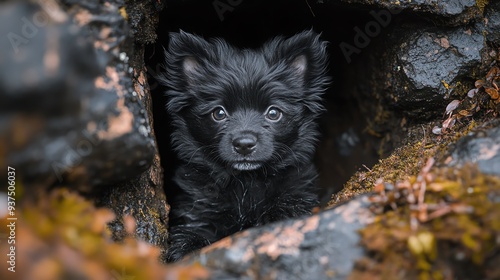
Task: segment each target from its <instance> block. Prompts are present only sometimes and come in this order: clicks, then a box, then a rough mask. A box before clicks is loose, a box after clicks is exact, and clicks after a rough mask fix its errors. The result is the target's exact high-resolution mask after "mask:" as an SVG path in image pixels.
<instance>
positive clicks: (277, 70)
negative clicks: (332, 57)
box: [161, 31, 329, 261]
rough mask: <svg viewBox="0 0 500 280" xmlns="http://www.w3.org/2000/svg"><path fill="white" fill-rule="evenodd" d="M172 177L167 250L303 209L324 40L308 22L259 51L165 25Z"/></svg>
mask: <svg viewBox="0 0 500 280" xmlns="http://www.w3.org/2000/svg"><path fill="white" fill-rule="evenodd" d="M166 59H167V61H166V62H167V64H166V68H167V71H166V73H165V74H164V76H163V77H161V80H162V81H163V82H164V83H165V84H166V86H167V87H168V88H169V90H168V91H167V95H168V97H169V102H168V105H167V110H168V112H169V113H170V115H171V117H172V124H173V127H174V132H173V134H172V143H173V147H174V149H175V151H176V152H177V154H178V156H179V157H180V159H181V160H182V161H183V162H184V163H183V165H182V166H180V167H179V169H178V170H177V172H176V175H175V178H174V181H175V182H176V184H177V185H178V186H179V187H180V189H181V190H182V192H183V193H182V194H181V195H179V197H176V198H174V200H173V201H171V205H172V213H171V222H170V223H171V229H170V239H169V240H170V241H169V242H170V244H169V252H168V259H169V260H170V261H175V260H178V259H180V258H182V257H183V256H184V255H185V254H187V253H189V252H192V251H194V250H197V249H200V248H201V247H203V246H206V245H208V244H211V243H212V242H215V241H217V240H219V239H221V238H223V237H225V236H228V235H230V234H233V233H235V232H237V231H240V230H242V229H245V228H248V227H252V226H258V225H262V224H266V223H269V222H273V221H278V220H282V219H286V218H291V217H297V216H301V215H304V214H308V213H310V211H311V209H312V208H313V206H315V205H316V204H317V203H318V200H317V195H316V190H315V180H316V177H317V173H316V170H315V168H314V166H313V164H312V156H313V153H314V149H315V148H314V146H315V142H316V138H317V136H318V132H317V125H316V122H315V120H316V118H317V117H318V116H319V114H320V113H321V112H322V111H323V110H324V109H323V106H322V104H321V95H322V93H323V92H324V90H325V87H326V86H327V83H328V81H329V79H328V77H326V75H325V72H326V65H327V54H326V43H325V42H322V41H321V40H320V39H319V35H317V34H315V33H314V32H312V31H305V32H302V33H299V34H297V35H295V36H293V37H291V38H289V39H284V38H281V37H278V38H275V39H274V40H271V41H269V42H267V43H266V44H265V45H264V46H263V47H262V48H260V49H258V50H249V49H244V50H239V49H236V48H234V47H232V46H230V45H228V44H227V43H226V42H224V41H223V40H221V39H212V40H210V41H206V40H204V39H203V38H201V37H198V36H195V35H191V34H188V33H185V32H182V31H181V32H180V33H172V34H171V35H170V44H169V47H168V51H167V52H166Z"/></svg>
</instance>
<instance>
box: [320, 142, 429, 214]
mask: <svg viewBox="0 0 500 280" xmlns="http://www.w3.org/2000/svg"><path fill="white" fill-rule="evenodd" d="M437 148H438V146H436V145H433V144H430V145H429V144H426V143H424V142H416V143H412V144H407V145H405V146H403V147H401V148H398V149H396V150H395V151H394V152H393V153H392V155H390V156H389V157H387V158H385V159H382V160H380V161H379V162H378V163H377V164H376V165H375V166H374V167H373V168H372V169H370V170H368V171H359V172H356V173H355V174H354V175H353V176H352V177H351V179H350V180H349V181H348V182H347V183H346V184H345V185H344V189H343V190H342V191H340V192H339V193H337V194H334V195H333V196H332V198H331V200H330V202H329V204H328V207H333V206H334V205H336V204H338V203H341V202H343V201H346V200H348V199H350V198H352V197H354V196H356V195H359V194H363V193H367V192H370V191H371V190H372V189H373V186H374V185H375V182H376V181H377V180H378V179H379V178H382V179H383V180H385V181H398V180H404V179H406V178H407V177H408V176H409V174H414V173H416V172H417V171H418V170H419V169H420V168H421V166H422V164H423V160H424V159H425V158H427V157H429V156H432V155H434V154H436V151H437Z"/></svg>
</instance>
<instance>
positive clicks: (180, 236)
mask: <svg viewBox="0 0 500 280" xmlns="http://www.w3.org/2000/svg"><path fill="white" fill-rule="evenodd" d="M208 244H210V241H209V240H207V239H206V238H204V237H202V236H200V235H199V234H196V233H194V232H192V231H187V230H178V229H175V228H174V229H172V231H171V233H170V242H169V246H168V252H167V261H168V262H176V261H179V260H181V259H182V258H184V256H186V255H188V254H189V253H192V252H194V251H197V250H199V249H201V248H203V247H205V246H207V245H208Z"/></svg>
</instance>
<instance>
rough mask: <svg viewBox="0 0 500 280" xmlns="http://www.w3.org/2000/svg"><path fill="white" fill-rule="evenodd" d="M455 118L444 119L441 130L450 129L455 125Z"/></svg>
mask: <svg viewBox="0 0 500 280" xmlns="http://www.w3.org/2000/svg"><path fill="white" fill-rule="evenodd" d="M455 122H456V120H455V117H451V118H448V119H446V120H445V121H444V122H443V129H444V130H446V129H447V128H452V127H453V125H455Z"/></svg>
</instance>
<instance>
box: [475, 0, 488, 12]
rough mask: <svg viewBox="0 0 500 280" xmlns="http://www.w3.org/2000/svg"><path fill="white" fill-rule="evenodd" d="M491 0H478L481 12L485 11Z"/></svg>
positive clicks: (477, 3)
mask: <svg viewBox="0 0 500 280" xmlns="http://www.w3.org/2000/svg"><path fill="white" fill-rule="evenodd" d="M488 2H489V0H476V6H477V7H478V8H479V10H480V11H481V13H484V8H485V7H486V5H488Z"/></svg>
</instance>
